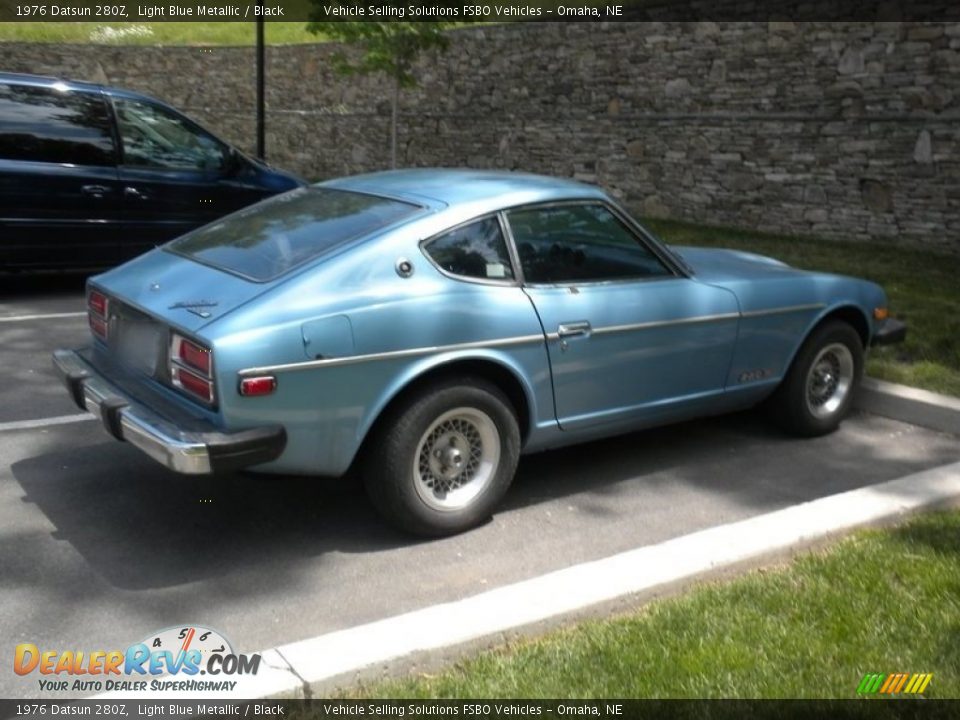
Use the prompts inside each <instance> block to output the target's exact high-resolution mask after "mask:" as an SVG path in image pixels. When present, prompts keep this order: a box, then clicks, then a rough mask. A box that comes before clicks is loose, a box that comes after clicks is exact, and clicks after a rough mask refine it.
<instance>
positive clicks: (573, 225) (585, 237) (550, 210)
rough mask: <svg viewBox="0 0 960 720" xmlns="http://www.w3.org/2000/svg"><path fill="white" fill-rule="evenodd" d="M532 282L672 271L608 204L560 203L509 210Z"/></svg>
mask: <svg viewBox="0 0 960 720" xmlns="http://www.w3.org/2000/svg"><path fill="white" fill-rule="evenodd" d="M507 219H508V220H509V222H510V231H511V232H512V233H513V238H514V241H515V242H516V245H517V254H518V255H519V256H520V266H521V267H522V268H523V276H524V280H526V281H527V282H530V283H563V282H599V281H604V280H627V279H632V278H637V279H641V278H649V277H659V276H669V275H672V273H671V271H670V269H669V268H667V266H666V265H664V264H663V262H661V260H660V259H659V258H658V257H657V256H656V255H655V254H654V253H653V252H652V251H651V250H650V249H649V248H647V247H646V246H645V245H644V244H643V243H642V242H640V240H639V239H638V238H637V237H636V235H634V233H633V232H631V231H630V229H629V228H627V226H626V225H624V223H623V222H622V221H621V220H620V219H619V218H618V217H617V216H616V215H614V214H613V212H611V211H610V210H609V209H608V208H607V207H605V206H604V205H600V204H571V205H556V206H551V207H542V208H529V209H521V210H513V211H511V212H508V213H507Z"/></svg>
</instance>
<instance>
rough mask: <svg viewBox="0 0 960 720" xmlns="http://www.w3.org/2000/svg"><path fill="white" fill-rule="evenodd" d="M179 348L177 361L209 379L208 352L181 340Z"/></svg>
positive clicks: (194, 344)
mask: <svg viewBox="0 0 960 720" xmlns="http://www.w3.org/2000/svg"><path fill="white" fill-rule="evenodd" d="M179 348H180V354H179V356H178V357H177V359H178V360H180V362H182V363H183V364H184V365H186V366H187V367H190V368H193V369H194V370H198V371H199V372H201V373H202V374H204V375H206V376H207V377H210V351H209V350H207V348H204V347H200V346H199V345H197V344H196V343H193V342H190V341H189V340H185V339H183V338H181V339H180V345H179Z"/></svg>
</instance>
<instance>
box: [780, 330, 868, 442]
mask: <svg viewBox="0 0 960 720" xmlns="http://www.w3.org/2000/svg"><path fill="white" fill-rule="evenodd" d="M862 376H863V344H862V341H861V339H860V335H859V334H858V333H857V331H856V330H854V329H853V328H852V327H851V326H850V325H848V324H847V323H845V322H843V321H841V320H832V321H829V322H826V323H824V324H823V325H821V326H819V327H817V328H816V329H814V331H813V332H812V333H811V334H810V336H809V337H808V338H807V339H806V341H805V342H804V343H803V345H802V346H801V348H800V350H799V352H798V353H797V356H796V358H794V361H793V364H792V365H791V366H790V370H789V371H788V372H787V376H786V377H785V378H784V380H783V382H782V383H781V385H780V387H779V388H778V389H777V391H776V393H775V394H774V396H773V398H772V409H773V412H774V416H775V418H776V419H777V421H778V422H779V423H780V425H781V426H782V427H783V428H784V429H786V430H788V431H789V432H792V433H795V434H797V435H803V436H806V437H815V436H818V435H826V434H827V433H830V432H833V431H834V430H836V429H837V427H838V426H839V425H840V423H841V421H842V420H843V419H844V418H845V417H846V416H847V415H848V414H849V412H850V408H851V406H852V405H853V397H854V394H855V392H856V389H857V386H858V385H859V384H860V379H861V377H862Z"/></svg>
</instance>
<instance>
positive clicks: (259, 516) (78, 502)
mask: <svg viewBox="0 0 960 720" xmlns="http://www.w3.org/2000/svg"><path fill="white" fill-rule="evenodd" d="M903 428H908V429H909V426H904V425H901V424H898V423H893V422H892V421H886V420H883V419H881V418H875V417H874V416H859V417H857V418H856V421H855V422H853V421H851V422H849V423H847V424H846V425H845V426H844V428H843V429H842V430H841V431H840V432H838V433H835V434H834V435H831V436H828V437H825V438H819V439H816V440H797V439H794V438H788V437H785V436H783V435H782V434H780V433H779V432H778V431H776V430H773V429H771V428H770V427H768V425H767V424H766V422H765V421H764V420H763V418H762V416H760V415H758V414H756V413H743V414H739V415H734V416H728V417H723V418H716V419H712V420H704V421H698V422H692V423H685V424H682V425H677V426H672V427H668V428H661V429H657V430H650V431H646V432H641V433H635V434H631V435H624V436H622V437H618V438H613V439H609V440H604V441H600V442H594V443H590V444H587V445H580V446H576V447H571V448H567V449H563V450H557V451H552V452H548V453H542V454H539V455H534V456H529V457H525V458H524V459H523V460H522V462H521V466H520V470H519V473H518V477H517V481H516V482H515V484H514V486H513V488H512V489H511V491H510V493H509V494H508V496H507V498H506V501H505V502H504V503H503V505H502V506H501V508H500V509H499V510H498V512H497V516H496V519H495V521H494V522H493V523H488V524H487V525H486V526H483V527H481V528H478V529H477V530H475V531H473V532H472V533H467V534H465V535H461V536H459V537H456V538H450V539H445V540H438V541H433V542H424V541H420V540H417V539H415V538H410V537H407V536H405V535H401V534H399V533H397V532H395V531H393V530H392V529H390V528H389V527H387V526H386V525H385V524H384V523H383V522H382V521H381V520H380V519H379V518H378V517H377V516H376V515H375V514H374V511H373V509H372V507H371V506H370V504H369V503H368V502H367V500H366V498H365V496H364V494H363V491H362V488H361V486H360V483H359V482H357V481H356V480H353V479H342V480H335V479H331V480H327V479H317V478H309V477H306V478H301V477H288V476H257V475H252V474H236V475H231V476H227V477H188V476H179V475H176V474H174V473H171V472H169V471H167V470H165V469H163V468H161V467H160V466H158V465H157V464H156V463H154V462H153V461H151V460H149V459H147V458H146V457H145V456H142V455H141V454H140V453H139V452H138V451H136V450H135V449H133V448H131V447H129V446H124V445H120V444H117V443H114V442H104V443H97V444H92V445H91V444H87V445H80V446H79V447H72V448H69V447H64V444H63V443H62V442H61V443H58V442H57V439H56V438H55V437H53V436H51V437H50V438H49V439H48V440H47V441H46V445H45V446H44V447H43V448H41V449H40V452H39V453H35V454H34V455H33V456H32V457H30V458H28V459H24V460H20V461H18V462H15V463H14V464H13V466H12V471H13V475H14V477H15V479H16V480H17V481H18V482H19V484H20V485H21V486H22V488H23V490H24V491H25V492H26V497H25V498H24V501H25V502H29V503H33V504H35V505H36V507H37V508H38V509H39V510H40V511H41V512H42V513H43V514H44V515H45V516H46V518H47V519H48V520H49V522H50V523H51V524H52V525H53V526H54V527H55V532H54V536H55V537H56V538H57V539H59V540H62V541H65V542H67V543H69V544H70V545H71V546H72V547H73V548H74V549H75V550H76V551H77V552H78V553H79V554H80V555H81V556H82V557H83V558H84V560H85V563H86V564H87V565H88V566H89V567H90V568H91V569H92V570H94V571H95V572H96V573H98V574H99V575H100V576H102V577H103V578H104V579H105V580H106V582H107V583H109V584H110V585H111V586H113V587H117V588H123V589H133V590H136V589H151V588H166V587H172V586H175V585H181V584H184V583H190V582H195V581H202V580H208V579H211V578H223V577H224V576H227V575H229V574H231V573H238V574H241V575H242V574H243V573H246V572H252V569H259V571H260V572H261V573H262V571H263V568H264V567H269V568H271V573H272V576H273V578H274V580H275V582H276V583H277V584H276V585H275V586H274V587H279V586H280V585H281V584H282V583H284V582H295V581H296V577H297V575H298V573H299V572H300V570H301V569H302V566H303V562H304V561H305V560H306V559H308V558H317V557H320V556H323V555H324V554H326V553H334V552H339V553H374V552H377V551H383V550H390V549H395V548H399V547H404V546H412V545H416V544H418V543H422V544H423V547H424V553H425V555H424V557H428V556H430V554H431V553H438V552H441V551H443V550H444V549H446V550H449V549H450V548H451V547H452V548H455V549H457V550H461V549H462V550H463V551H464V553H465V554H466V553H468V552H469V553H480V554H483V553H484V552H485V550H484V548H485V547H494V546H495V545H496V543H494V542H490V541H491V540H492V539H493V538H491V535H490V533H501V534H506V533H514V534H516V535H518V537H517V538H515V540H516V541H519V542H520V543H521V544H520V545H519V546H517V550H516V553H517V558H515V559H521V558H522V557H523V553H524V552H525V551H526V550H525V548H524V544H525V541H524V537H526V538H528V540H529V544H530V548H531V550H530V551H531V552H532V551H534V549H535V548H536V547H538V546H537V541H539V540H541V539H542V538H540V537H539V535H538V534H539V533H540V532H541V531H543V530H544V528H543V526H539V525H538V524H537V522H539V520H538V519H537V518H539V517H540V515H542V514H543V513H545V512H546V510H545V508H546V507H554V506H555V505H557V503H556V501H557V500H561V499H562V500H563V501H564V502H563V505H568V506H569V507H570V509H571V510H573V509H574V508H575V509H576V511H577V512H576V515H574V514H571V515H570V516H569V517H562V518H559V519H555V520H554V524H553V525H551V526H548V527H547V528H546V529H547V530H548V531H549V532H552V533H567V534H569V533H594V532H604V531H606V532H612V533H617V532H619V531H620V530H621V529H624V528H627V527H630V526H631V525H635V524H647V525H649V526H650V527H651V528H652V530H651V531H650V533H649V537H650V538H652V540H650V541H654V540H656V541H662V540H665V539H667V538H669V537H672V536H674V535H677V534H684V533H686V532H692V531H694V530H696V529H700V528H702V527H707V526H710V525H714V524H717V523H718V522H724V521H726V520H724V516H725V515H726V516H729V517H730V518H737V519H739V518H740V517H744V516H745V515H749V514H754V513H757V512H766V511H768V510H773V509H779V508H781V507H786V506H788V505H791V504H794V503H796V502H802V501H805V500H809V499H814V498H816V497H821V496H825V495H830V494H834V493H837V492H842V491H844V490H848V489H852V488H855V487H861V486H864V485H868V484H873V483H877V482H882V481H885V480H889V479H893V478H896V477H899V476H901V475H904V474H907V473H911V472H916V471H918V470H921V469H925V468H928V467H933V466H935V465H939V464H943V463H945V462H949V461H952V460H955V459H957V457H958V456H960V449H958V448H957V446H956V441H955V438H949V437H947V436H937V435H935V434H929V435H924V436H923V443H925V445H923V446H922V447H919V448H918V447H912V446H910V443H906V442H900V443H896V442H891V443H890V444H889V445H888V444H886V443H884V442H882V441H883V440H884V439H885V438H888V436H891V435H895V434H896V433H897V432H905V431H903V430H902V429H903ZM906 432H909V430H907V431H906ZM931 438H932V439H931ZM918 442H919V441H915V442H913V445H914V446H915V445H917V444H918ZM908 446H909V447H910V448H911V449H909V451H908V450H905V449H904V448H905V447H908ZM637 483H642V486H641V487H640V489H639V491H638V485H637ZM697 495H699V497H700V498H702V499H700V500H697V502H696V503H691V504H690V506H689V508H687V507H682V508H677V507H676V504H677V502H678V500H677V498H678V497H680V498H690V497H696V496H697ZM551 503H552V504H551ZM718 507H719V508H720V510H719V511H718V510H717V508H718ZM678 517H679V518H682V520H683V523H684V524H683V526H682V527H681V526H679V525H678ZM718 517H719V520H718ZM597 518H600V520H601V522H600V523H598V522H597ZM504 522H506V523H507V524H508V525H507V526H506V527H505V526H504ZM657 538H659V540H657ZM632 539H635V538H631V536H629V534H627V533H626V532H624V542H630V541H631V540H632ZM444 543H448V544H451V545H447V546H444V545H443V544H444ZM488 543H489V544H488ZM613 544H614V545H615V543H613ZM428 547H429V548H430V549H427V548H428ZM11 552H16V549H15V548H13V547H12V546H10V545H8V546H7V547H5V548H4V549H3V550H0V556H2V555H5V554H7V553H11ZM37 560H38V562H39V558H38V559H37ZM507 561H508V559H506V558H505V559H504V562H507ZM0 564H2V565H3V566H4V567H5V568H7V569H8V571H7V572H8V574H6V576H5V578H4V582H5V583H7V582H9V583H11V584H17V583H18V582H21V583H24V584H26V583H27V582H30V580H28V578H27V576H29V575H30V574H31V570H30V568H29V567H28V565H29V563H27V564H24V563H22V562H20V563H18V562H12V561H9V558H8V559H6V560H0ZM21 566H22V567H23V569H22V571H21V572H22V573H23V575H24V576H22V577H19V578H18V577H17V574H18V573H17V572H16V571H14V572H12V573H10V572H9V569H10V568H16V567H21ZM32 577H34V578H35V575H33V576H32ZM71 585H72V583H71ZM74 587H75V585H74ZM64 589H65V588H64ZM249 592H255V590H250V591H249Z"/></svg>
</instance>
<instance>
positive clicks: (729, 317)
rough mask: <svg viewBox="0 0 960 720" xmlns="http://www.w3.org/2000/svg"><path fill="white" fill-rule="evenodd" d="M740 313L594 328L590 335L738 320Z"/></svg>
mask: <svg viewBox="0 0 960 720" xmlns="http://www.w3.org/2000/svg"><path fill="white" fill-rule="evenodd" d="M739 317H740V313H720V314H718V315H698V316H697V317H689V318H677V319H675V320H651V321H650V322H643V323H632V324H629V325H608V326H607V327H601V328H595V329H594V330H593V331H592V332H591V333H590V334H591V335H607V334H610V333H620V332H632V331H634V330H649V329H651V328H658V327H667V326H670V325H693V324H698V323H709V322H719V321H721V320H733V319H735V318H739Z"/></svg>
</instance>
